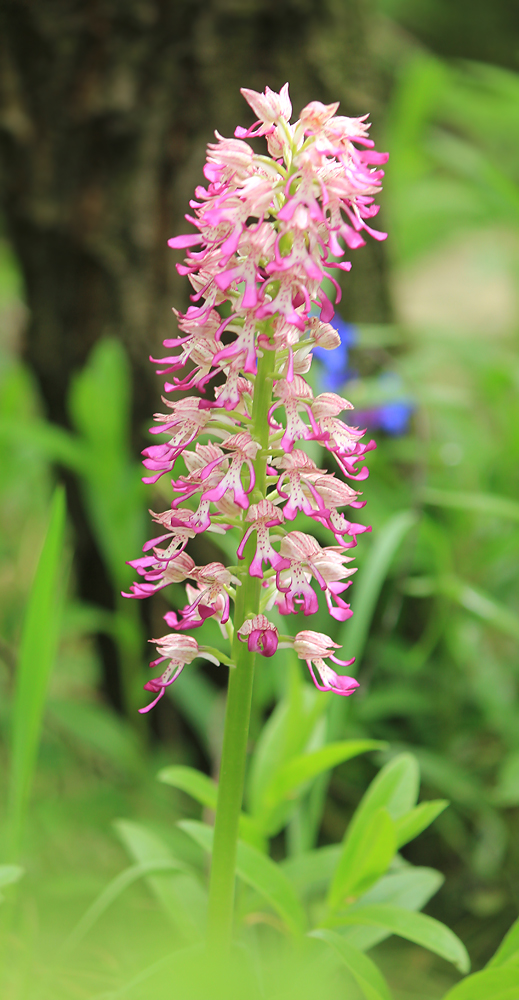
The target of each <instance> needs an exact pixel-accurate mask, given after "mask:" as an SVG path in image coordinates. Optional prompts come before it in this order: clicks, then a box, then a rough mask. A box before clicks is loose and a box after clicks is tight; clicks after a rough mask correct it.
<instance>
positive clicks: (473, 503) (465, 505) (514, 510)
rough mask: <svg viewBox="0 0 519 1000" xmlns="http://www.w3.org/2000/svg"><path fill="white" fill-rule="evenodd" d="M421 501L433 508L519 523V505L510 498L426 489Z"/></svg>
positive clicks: (423, 491)
mask: <svg viewBox="0 0 519 1000" xmlns="http://www.w3.org/2000/svg"><path fill="white" fill-rule="evenodd" d="M421 499H422V500H423V502H424V503H426V504H431V506H433V507H452V508H455V509H458V510H473V511H477V512H478V513H480V514H485V515H487V516H491V517H503V518H507V519H509V520H511V521H519V503H517V500H510V499H509V498H508V497H500V496H497V495H496V494H494V493H463V492H457V491H452V492H451V490H436V489H433V488H432V487H426V488H425V489H423V490H422V491H421Z"/></svg>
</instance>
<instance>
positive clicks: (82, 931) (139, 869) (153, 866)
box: [61, 858, 186, 955]
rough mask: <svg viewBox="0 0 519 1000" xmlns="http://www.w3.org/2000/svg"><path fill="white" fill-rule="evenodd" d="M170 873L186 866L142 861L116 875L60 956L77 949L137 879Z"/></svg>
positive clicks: (162, 861)
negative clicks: (97, 922)
mask: <svg viewBox="0 0 519 1000" xmlns="http://www.w3.org/2000/svg"><path fill="white" fill-rule="evenodd" d="M172 871H175V872H181V871H186V866H185V865H184V864H183V863H182V862H181V861H177V860H176V859H174V858H172V859H171V860H170V859H168V858H164V859H162V860H157V861H143V862H141V863H140V864H138V865H132V866H131V868H126V869H125V871H123V872H120V873H119V875H116V876H115V878H114V879H112V881H111V882H109V883H108V885H107V886H106V887H105V888H104V889H103V891H102V892H101V893H100V894H99V896H98V897H97V899H95V900H94V902H93V903H92V905H91V906H89V907H88V910H87V911H86V913H84V914H83V916H82V917H81V920H79V922H78V923H77V924H76V926H75V927H74V929H73V930H72V931H71V933H70V935H69V936H68V938H67V940H66V941H65V944H64V945H63V948H62V949H61V954H67V955H68V954H69V953H70V952H71V951H72V950H73V949H74V948H76V947H77V945H78V944H80V942H81V941H82V940H83V938H84V937H85V936H86V934H88V932H89V930H90V929H91V928H92V927H93V926H94V924H95V923H96V921H97V920H99V918H100V917H101V916H102V915H103V913H105V911H106V910H107V909H108V907H109V906H110V905H111V904H112V903H113V902H115V900H116V899H118V898H119V896H120V895H121V893H122V892H124V890H125V889H127V888H128V886H130V885H133V884H134V883H135V882H137V881H138V880H139V879H141V878H143V877H145V876H147V875H154V874H156V873H157V872H172Z"/></svg>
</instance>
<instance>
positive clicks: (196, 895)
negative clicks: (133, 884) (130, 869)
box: [114, 819, 207, 942]
mask: <svg viewBox="0 0 519 1000" xmlns="http://www.w3.org/2000/svg"><path fill="white" fill-rule="evenodd" d="M114 827H115V830H116V831H117V834H118V835H119V838H120V839H121V840H122V842H123V844H124V846H125V848H126V850H127V851H128V853H129V854H130V856H131V857H132V858H133V859H134V860H135V861H136V862H137V863H138V864H152V863H157V862H158V863H160V862H169V863H173V862H176V858H175V857H174V855H173V853H172V851H170V849H169V847H168V845H167V844H165V843H164V841H163V840H161V838H160V837H157V835H156V834H155V833H153V832H152V831H151V830H147V829H146V827H144V826H141V825H140V823H133V822H131V821H130V820H123V819H120V820H116V822H115V823H114ZM177 867H178V865H177ZM146 882H147V884H148V885H149V888H150V890H151V892H152V893H153V895H154V896H155V898H156V899H157V901H158V902H159V903H160V905H161V906H162V907H163V909H164V911H165V913H166V914H167V916H168V917H169V919H170V920H171V922H172V923H173V925H174V927H175V929H176V931H177V933H179V934H180V936H181V939H184V940H187V941H190V942H195V941H199V940H200V938H201V937H202V935H203V932H204V926H205V918H206V906H207V898H206V894H205V892H204V889H203V887H202V885H201V884H200V882H199V881H198V880H197V879H196V878H195V877H194V876H193V875H190V874H188V873H185V874H184V873H182V872H180V871H177V872H176V873H171V874H168V873H167V872H164V874H162V875H159V874H155V875H152V874H150V875H147V876H146Z"/></svg>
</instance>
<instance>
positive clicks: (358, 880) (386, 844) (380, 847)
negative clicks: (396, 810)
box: [328, 806, 396, 909]
mask: <svg viewBox="0 0 519 1000" xmlns="http://www.w3.org/2000/svg"><path fill="white" fill-rule="evenodd" d="M395 852H396V834H395V824H394V822H393V820H392V819H391V816H390V815H389V813H388V811H387V809H385V808H384V807H383V806H382V807H381V808H380V809H376V810H375V812H374V813H372V814H371V815H370V817H369V821H368V822H367V823H366V825H365V827H364V835H363V837H361V838H359V837H353V838H351V839H348V838H346V840H345V842H344V847H343V850H342V852H341V856H340V858H339V863H338V865H337V868H336V870H335V874H334V877H333V881H332V884H331V886H330V892H329V895H328V905H329V907H330V908H331V909H336V908H337V907H338V906H340V905H341V904H344V903H345V901H349V897H356V896H360V895H361V893H363V892H366V890H367V889H369V887H370V886H371V885H373V883H374V882H376V881H377V879H379V878H380V877H381V876H382V875H384V874H385V872H386V871H387V869H388V867H389V865H390V863H391V860H392V858H393V857H394V854H395Z"/></svg>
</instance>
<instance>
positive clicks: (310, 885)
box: [281, 844, 341, 893]
mask: <svg viewBox="0 0 519 1000" xmlns="http://www.w3.org/2000/svg"><path fill="white" fill-rule="evenodd" d="M340 853H341V848H340V844H330V845H329V846H327V847H317V848H316V849H315V850H314V851H304V852H303V853H302V854H296V855H295V856H294V857H292V858H286V859H285V861H282V862H281V868H282V869H283V871H284V872H285V874H286V875H287V876H288V878H289V879H290V881H291V882H292V884H293V886H294V887H295V889H296V890H297V892H299V893H305V892H308V891H312V890H313V891H317V890H318V889H319V888H321V889H322V891H324V890H325V889H326V887H327V885H328V883H329V881H330V879H331V877H332V875H333V873H334V871H335V869H336V867H337V862H338V860H339V857H340Z"/></svg>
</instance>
